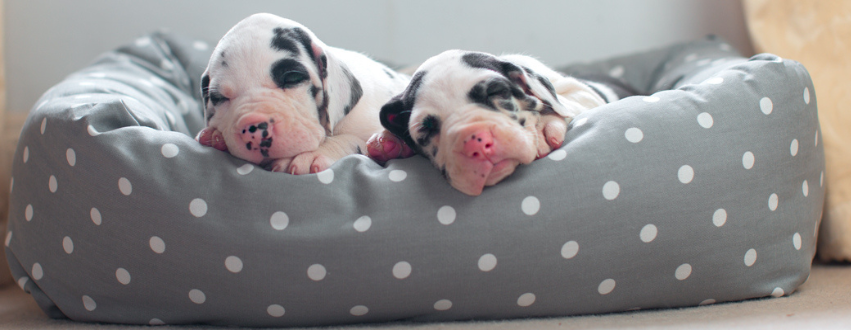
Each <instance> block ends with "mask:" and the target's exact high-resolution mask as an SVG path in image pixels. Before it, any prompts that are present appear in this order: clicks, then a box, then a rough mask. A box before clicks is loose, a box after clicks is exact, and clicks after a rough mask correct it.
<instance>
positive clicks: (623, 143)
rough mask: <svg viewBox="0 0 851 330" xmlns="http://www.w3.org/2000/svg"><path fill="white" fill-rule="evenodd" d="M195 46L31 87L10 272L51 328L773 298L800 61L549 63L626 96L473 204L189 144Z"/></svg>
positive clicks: (814, 175) (438, 315)
mask: <svg viewBox="0 0 851 330" xmlns="http://www.w3.org/2000/svg"><path fill="white" fill-rule="evenodd" d="M210 51H211V49H210V48H209V47H207V46H206V44H204V43H200V42H193V40H188V39H184V38H181V37H177V36H173V35H165V34H154V35H151V36H149V37H145V38H142V39H139V40H137V41H136V42H134V43H131V44H129V45H128V46H126V47H123V48H121V49H119V50H117V51H115V52H111V53H108V54H105V55H104V56H103V57H102V58H100V59H99V60H98V61H97V62H95V63H94V64H93V65H91V66H90V67H88V68H85V69H83V70H81V71H80V72H78V73H75V74H73V75H71V76H70V77H68V78H67V79H66V80H65V81H63V82H61V83H60V84H59V85H57V86H56V87H54V88H52V89H51V90H49V91H48V92H47V93H46V94H45V95H44V96H43V97H42V99H41V101H40V102H39V103H38V104H36V106H35V108H34V109H33V110H32V113H31V114H30V116H29V119H28V121H27V123H26V125H25V127H24V129H23V132H22V133H21V138H20V142H19V145H18V149H17V153H16V155H15V159H14V169H13V183H12V187H11V190H12V197H11V210H10V213H9V216H10V224H9V229H8V232H7V234H6V236H5V245H6V247H7V248H6V253H7V256H8V259H9V264H10V265H9V266H10V267H11V270H12V272H13V274H14V276H15V277H16V279H17V280H18V284H20V286H21V287H22V288H23V289H24V290H26V291H27V292H29V293H31V294H32V296H33V298H34V299H35V300H36V301H37V302H38V304H39V305H40V306H41V307H42V308H43V310H44V311H45V312H46V313H47V314H49V315H50V316H52V317H67V318H70V319H73V320H79V321H94V322H114V323H125V324H198V323H200V324H217V325H242V326H302V325H328V324H344V323H358V322H380V321H394V320H396V321H398V320H412V321H449V320H468V319H497V318H517V317H535V316H554V315H575V314H585V313H605V312H617V311H627V310H633V309H653V308H666V307H681V306H697V305H703V304H712V303H721V302H726V301H735V300H742V299H750V298H758V297H766V296H782V295H787V294H791V293H792V292H793V291H794V290H795V289H796V287H798V285H800V284H801V283H802V282H804V281H805V279H806V278H807V276H808V273H809V269H810V261H811V260H812V257H813V254H814V252H815V242H816V237H815V233H816V229H817V226H818V219H820V212H821V208H822V202H823V200H824V188H823V168H824V158H823V146H822V143H821V138H820V135H819V126H818V118H817V113H816V99H815V94H814V90H813V85H812V82H811V80H810V77H809V75H808V73H807V71H806V70H805V69H804V67H803V66H801V65H800V64H799V63H797V62H795V61H791V60H784V59H781V58H778V57H776V56H773V55H767V54H764V55H758V56H755V57H753V58H750V59H746V58H742V57H741V56H740V55H738V54H737V53H736V52H735V50H732V49H730V47H729V46H728V45H727V44H725V43H724V42H723V41H721V40H716V39H713V38H708V39H706V40H699V41H695V42H690V43H684V44H678V45H674V46H671V47H668V48H665V49H660V50H655V51H650V52H646V53H641V54H636V55H631V56H625V57H621V58H616V59H612V60H607V61H601V62H597V63H591V64H584V65H579V66H571V67H567V68H564V70H565V71H566V72H569V73H585V74H587V73H603V74H609V75H612V76H615V77H620V78H623V79H625V80H627V81H629V82H630V83H631V84H632V85H634V86H638V88H640V89H643V90H644V91H646V92H647V94H648V95H649V96H637V97H631V98H627V99H624V100H622V101H619V102H616V103H613V104H610V105H607V106H604V107H600V108H597V109H595V110H593V111H589V112H587V113H584V114H582V115H581V116H579V117H577V118H576V119H575V120H574V121H573V123H572V124H571V128H570V130H569V132H568V133H567V138H566V142H565V145H564V147H563V148H561V149H560V150H557V151H555V152H553V153H552V154H551V155H549V156H548V157H546V158H544V159H541V160H538V161H536V162H534V163H533V164H531V165H528V166H523V167H520V168H518V170H517V172H515V173H514V174H513V175H512V176H511V177H509V178H508V179H507V180H505V181H504V182H502V183H500V184H499V185H497V186H495V187H491V188H487V189H486V190H485V191H484V193H483V194H482V195H481V196H479V197H469V196H466V195H464V194H462V193H460V192H458V191H456V190H454V189H452V188H451V187H450V186H449V185H448V184H446V183H445V181H444V180H443V179H442V177H441V174H440V173H439V171H436V170H435V169H433V168H432V167H431V166H430V165H429V163H428V162H427V161H426V160H425V159H424V158H421V157H415V158H410V159H405V160H397V161H391V162H390V163H389V165H388V166H387V167H386V168H385V167H381V166H379V165H377V164H376V163H374V162H373V161H371V160H369V159H368V158H366V157H364V156H350V157H347V158H345V159H343V160H341V161H340V162H338V163H337V164H335V165H334V166H333V167H332V168H331V169H330V170H328V171H325V172H322V173H319V174H316V175H304V176H291V175H287V174H281V173H270V172H267V171H264V170H262V169H259V168H255V167H254V166H252V165H249V164H246V163H245V162H243V161H241V160H238V159H236V158H233V157H231V156H230V155H227V154H225V153H222V152H220V151H218V150H215V149H213V148H208V147H202V146H200V145H198V144H197V143H196V142H195V141H194V140H193V138H192V136H193V135H194V133H195V132H197V131H198V130H199V129H200V128H201V126H202V124H203V119H202V112H201V108H200V106H199V104H198V99H199V95H198V94H199V88H198V81H199V77H200V74H201V71H202V70H203V67H204V66H205V64H206V61H207V58H208V57H209V53H210Z"/></svg>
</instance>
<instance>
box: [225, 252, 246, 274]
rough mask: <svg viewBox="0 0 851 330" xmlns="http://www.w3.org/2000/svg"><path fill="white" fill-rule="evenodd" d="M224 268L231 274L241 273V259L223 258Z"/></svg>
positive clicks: (233, 257)
mask: <svg viewBox="0 0 851 330" xmlns="http://www.w3.org/2000/svg"><path fill="white" fill-rule="evenodd" d="M225 268H227V269H228V271H230V272H231V273H234V274H236V273H239V272H241V271H242V259H239V257H237V256H229V257H227V258H225Z"/></svg>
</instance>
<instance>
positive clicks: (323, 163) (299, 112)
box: [196, 14, 409, 174]
mask: <svg viewBox="0 0 851 330" xmlns="http://www.w3.org/2000/svg"><path fill="white" fill-rule="evenodd" d="M408 80H409V79H408V77H407V76H405V75H400V74H397V73H396V72H394V71H392V70H390V69H389V68H388V67H386V66H384V65H383V64H380V63H378V62H375V61H373V60H371V59H369V58H368V57H366V56H364V55H362V54H359V53H355V52H351V51H347V50H343V49H339V48H334V47H330V46H328V45H325V44H324V43H323V42H322V41H320V40H319V39H318V38H316V36H315V35H314V34H313V32H311V31H310V30H308V29H307V28H306V27H304V26H303V25H301V24H299V23H296V22H294V21H291V20H288V19H284V18H281V17H278V16H275V15H271V14H256V15H252V16H250V17H248V18H246V19H244V20H243V21H241V22H239V23H238V24H236V25H235V26H234V27H233V28H231V30H230V31H228V32H227V33H226V34H225V35H224V37H222V39H221V41H219V43H218V45H217V46H216V49H215V50H214V52H213V56H212V57H211V58H210V62H209V64H208V66H207V70H206V71H205V72H204V74H203V75H202V78H201V88H202V96H203V98H204V105H205V107H204V115H205V117H206V119H207V127H206V128H205V129H203V130H202V131H201V132H200V133H198V135H197V137H196V139H197V140H198V141H199V142H200V143H201V144H203V145H207V146H212V147H214V148H216V149H219V150H222V151H228V152H229V153H230V154H232V155H234V156H236V157H239V158H242V159H244V160H247V161H249V162H252V163H254V164H259V165H261V166H263V167H265V168H267V169H269V170H272V171H276V172H283V171H286V172H287V173H291V174H306V173H317V172H320V171H323V170H325V169H327V168H328V167H329V166H330V165H331V164H332V163H333V162H334V161H336V160H338V159H340V158H342V157H344V156H346V155H350V154H354V153H360V152H361V150H364V148H365V147H366V144H365V143H366V140H367V139H368V138H369V137H370V136H371V135H373V134H375V133H376V132H379V131H381V124H380V123H379V120H378V110H379V109H380V107H381V105H383V104H384V103H385V102H387V100H389V99H390V98H391V97H392V96H393V95H396V94H398V93H400V92H401V91H402V90H403V89H404V88H405V86H406V84H407V82H408Z"/></svg>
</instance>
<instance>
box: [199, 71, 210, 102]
mask: <svg viewBox="0 0 851 330" xmlns="http://www.w3.org/2000/svg"><path fill="white" fill-rule="evenodd" d="M201 97H203V98H204V103H205V104H206V103H207V102H209V101H210V76H209V75H204V76H203V77H201Z"/></svg>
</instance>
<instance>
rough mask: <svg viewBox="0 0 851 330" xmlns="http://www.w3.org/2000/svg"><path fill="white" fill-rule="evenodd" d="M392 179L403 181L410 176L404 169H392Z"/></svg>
mask: <svg viewBox="0 0 851 330" xmlns="http://www.w3.org/2000/svg"><path fill="white" fill-rule="evenodd" d="M389 177H390V181H393V182H402V180H405V178H407V177H408V173H407V172H405V171H402V170H392V171H390V175H389Z"/></svg>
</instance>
